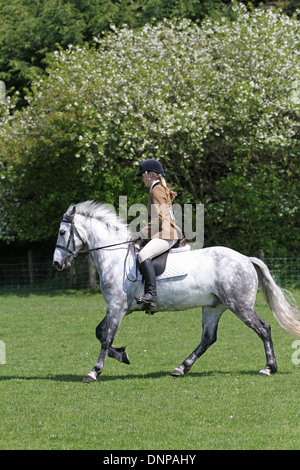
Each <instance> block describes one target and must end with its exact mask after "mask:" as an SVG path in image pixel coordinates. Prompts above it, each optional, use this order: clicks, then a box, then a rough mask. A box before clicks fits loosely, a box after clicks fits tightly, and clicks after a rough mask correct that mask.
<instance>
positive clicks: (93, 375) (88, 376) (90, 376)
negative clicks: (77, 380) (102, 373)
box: [82, 371, 97, 384]
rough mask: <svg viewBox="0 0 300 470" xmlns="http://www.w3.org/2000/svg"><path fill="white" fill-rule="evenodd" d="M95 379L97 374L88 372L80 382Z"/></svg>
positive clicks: (89, 381) (94, 380) (93, 380)
mask: <svg viewBox="0 0 300 470" xmlns="http://www.w3.org/2000/svg"><path fill="white" fill-rule="evenodd" d="M96 381H97V375H96V374H95V372H93V371H92V372H89V374H87V375H86V376H85V377H84V378H83V379H82V382H85V383H87V384H88V383H91V382H96Z"/></svg>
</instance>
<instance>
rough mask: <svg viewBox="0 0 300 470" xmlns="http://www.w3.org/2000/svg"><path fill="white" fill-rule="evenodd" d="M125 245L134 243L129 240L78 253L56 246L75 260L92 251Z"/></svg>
mask: <svg viewBox="0 0 300 470" xmlns="http://www.w3.org/2000/svg"><path fill="white" fill-rule="evenodd" d="M125 243H132V240H127V241H126V242H120V243H114V244H112V245H104V246H98V247H97V248H89V249H88V250H82V251H78V253H74V252H73V251H71V250H69V248H66V247H64V246H62V245H56V248H60V249H61V250H65V251H67V252H68V253H69V255H70V256H73V257H74V258H77V256H80V255H87V254H88V253H90V252H91V251H97V250H102V249H103V248H111V247H113V246H118V245H125Z"/></svg>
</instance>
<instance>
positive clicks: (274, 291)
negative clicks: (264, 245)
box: [250, 258, 300, 336]
mask: <svg viewBox="0 0 300 470" xmlns="http://www.w3.org/2000/svg"><path fill="white" fill-rule="evenodd" d="M250 260H251V262H252V263H253V265H254V267H255V269H256V272H257V275H258V281H259V284H260V287H261V289H262V292H263V294H264V297H265V299H266V301H267V302H268V305H269V307H270V309H271V310H272V313H273V315H274V317H275V319H276V320H277V322H278V323H279V325H280V326H281V327H282V328H284V329H285V330H286V331H288V332H289V333H291V334H293V335H296V336H300V322H299V321H298V318H299V316H300V313H299V311H298V310H297V306H296V303H295V301H294V299H293V296H292V294H291V293H290V292H288V291H286V290H283V289H281V287H279V286H278V285H277V284H276V282H275V281H274V279H273V277H272V276H271V274H270V271H269V269H268V267H267V266H266V265H265V263H263V261H261V260H260V259H258V258H250ZM287 295H289V296H290V297H291V303H293V304H294V305H290V303H289V302H288V300H287Z"/></svg>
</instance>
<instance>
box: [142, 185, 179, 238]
mask: <svg viewBox="0 0 300 470" xmlns="http://www.w3.org/2000/svg"><path fill="white" fill-rule="evenodd" d="M147 211H148V215H149V217H150V222H149V223H148V224H147V225H146V226H145V227H144V228H142V230H141V232H142V234H143V236H144V238H148V239H150V238H162V239H164V240H178V239H180V238H182V232H181V230H180V228H179V227H178V226H177V225H176V224H175V220H174V216H173V212H172V201H171V197H170V195H169V194H168V192H167V190H166V188H164V186H162V184H161V183H157V184H155V185H154V186H153V188H152V189H151V191H150V193H149V197H148V202H147Z"/></svg>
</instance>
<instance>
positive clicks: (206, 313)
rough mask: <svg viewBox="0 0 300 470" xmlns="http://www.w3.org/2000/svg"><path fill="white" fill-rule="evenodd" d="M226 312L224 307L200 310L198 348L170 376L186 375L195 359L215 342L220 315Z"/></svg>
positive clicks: (221, 305)
mask: <svg viewBox="0 0 300 470" xmlns="http://www.w3.org/2000/svg"><path fill="white" fill-rule="evenodd" d="M225 310H226V307H225V305H223V304H219V305H218V306H217V307H215V308H212V307H207V306H205V307H203V309H202V337H201V342H200V344H199V346H198V347H197V348H196V349H195V350H194V351H193V352H192V354H190V355H189V356H188V357H187V358H186V359H185V361H183V363H182V364H180V366H179V367H176V368H175V369H174V370H173V371H172V372H171V375H173V376H175V377H179V376H181V375H184V374H186V373H187V372H188V371H189V370H190V369H191V367H192V366H193V365H194V363H195V362H196V360H197V359H199V357H200V356H202V354H204V353H205V351H206V350H207V349H208V348H209V347H210V346H211V345H212V344H213V343H215V341H216V340H217V329H218V323H219V320H220V317H221V315H222V313H223V312H224V311H225Z"/></svg>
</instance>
